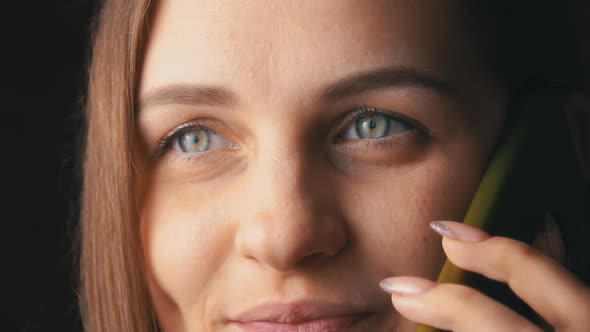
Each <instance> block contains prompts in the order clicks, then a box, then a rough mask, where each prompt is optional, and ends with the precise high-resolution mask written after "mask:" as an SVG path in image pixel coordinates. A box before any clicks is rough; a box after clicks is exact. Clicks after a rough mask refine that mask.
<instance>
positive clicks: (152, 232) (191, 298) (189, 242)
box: [141, 184, 235, 310]
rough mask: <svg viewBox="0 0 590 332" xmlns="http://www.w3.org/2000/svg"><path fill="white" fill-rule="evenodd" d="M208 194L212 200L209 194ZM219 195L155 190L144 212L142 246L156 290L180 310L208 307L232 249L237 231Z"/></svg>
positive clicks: (186, 189) (159, 187)
mask: <svg viewBox="0 0 590 332" xmlns="http://www.w3.org/2000/svg"><path fill="white" fill-rule="evenodd" d="M203 193H206V194H203ZM216 196H217V195H216V194H215V192H207V191H202V190H201V191H199V192H195V190H191V186H167V185H158V184H155V185H154V186H152V187H151V188H150V194H149V195H148V196H147V197H146V200H145V202H144V204H143V208H142V221H141V228H142V229H141V233H142V242H143V243H142V245H143V249H144V253H145V257H146V258H145V259H146V263H147V264H146V265H147V269H148V273H149V276H150V279H151V284H152V286H153V287H156V288H157V291H159V293H161V294H166V296H167V297H168V301H172V302H173V303H175V305H177V306H178V307H179V308H191V310H197V309H198V308H193V306H192V305H193V304H194V303H203V302H204V301H201V299H200V298H201V297H202V296H205V294H204V293H203V292H202V291H200V290H202V289H205V288H207V286H208V283H209V282H211V281H212V280H213V279H214V278H213V275H215V273H216V271H217V270H218V269H220V267H221V266H222V265H223V262H224V259H225V257H226V255H227V252H228V250H230V249H231V244H232V241H233V236H234V234H235V230H234V228H235V226H232V225H231V224H230V223H229V222H228V220H227V218H223V216H221V215H220V211H225V210H226V209H224V207H223V206H219V205H220V203H219V202H218V201H216V202H213V201H210V200H209V198H210V197H216Z"/></svg>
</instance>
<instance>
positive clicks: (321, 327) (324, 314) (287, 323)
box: [227, 300, 373, 332]
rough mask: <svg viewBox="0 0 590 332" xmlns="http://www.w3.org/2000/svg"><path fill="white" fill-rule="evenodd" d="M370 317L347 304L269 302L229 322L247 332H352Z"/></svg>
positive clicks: (368, 314)
mask: <svg viewBox="0 0 590 332" xmlns="http://www.w3.org/2000/svg"><path fill="white" fill-rule="evenodd" d="M371 314H373V312H370V311H366V310H363V309H362V308H359V307H358V306H354V305H348V304H335V303H328V302H317V301H306V300H303V301H296V302H288V303H284V302H266V303H263V304H260V305H257V306H255V307H253V308H251V309H248V310H246V311H244V312H243V313H241V314H239V315H237V316H235V317H232V318H231V319H229V320H228V321H227V322H228V323H229V324H232V325H236V326H237V327H239V328H240V329H241V330H242V331H244V332H270V331H273V332H297V331H306V332H332V331H345V330H347V329H351V328H353V327H354V326H355V325H358V324H359V323H360V321H362V320H364V319H366V318H367V317H368V316H370V315H371Z"/></svg>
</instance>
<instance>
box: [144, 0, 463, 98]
mask: <svg viewBox="0 0 590 332" xmlns="http://www.w3.org/2000/svg"><path fill="white" fill-rule="evenodd" d="M443 3H444V4H443ZM461 21H462V19H461V17H460V13H459V11H458V10H457V8H455V7H454V1H444V2H441V1H431V0H421V1H409V0H406V1H402V0H382V1H381V0H322V1H317V0H281V1H272V0H268V1H263V0H249V1H235V0H207V1H206V0H202V1H195V0H167V1H161V2H159V3H158V5H157V6H156V13H155V15H154V19H153V22H151V25H150V38H149V42H148V48H147V53H146V59H145V61H144V68H143V73H142V84H141V90H142V91H148V90H151V89H153V88H157V87H159V86H162V85H167V84H176V83H198V84H210V85H218V86H228V87H230V88H231V89H232V90H236V91H238V92H240V90H242V91H241V92H243V93H244V94H246V95H248V96H249V97H250V98H253V99H259V98H267V99H268V98H272V97H273V96H274V97H276V96H281V95H284V94H283V92H285V91H287V90H293V89H297V90H299V91H301V90H302V89H313V87H314V86H317V85H321V84H322V83H323V82H326V81H330V80H331V79H333V78H338V77H342V76H345V75H347V74H350V73H352V72H356V71H363V70H367V69H372V68H376V67H383V66H397V67H408V68H419V69H425V70H429V71H432V72H433V73H436V74H439V75H440V76H449V77H455V78H456V77H457V74H456V73H453V71H454V70H455V69H456V68H455V69H453V68H454V67H456V66H457V65H459V64H460V63H463V64H465V63H466V62H468V60H469V59H466V58H465V57H466V55H468V54H470V53H471V54H472V53H473V52H468V51H466V47H467V46H466V45H464V44H463V43H464V40H465V38H461V36H460V34H461V33H462V30H463V29H462V27H461V23H460V22H461ZM245 90H248V91H245ZM140 93H141V92H140ZM238 94H239V93H238Z"/></svg>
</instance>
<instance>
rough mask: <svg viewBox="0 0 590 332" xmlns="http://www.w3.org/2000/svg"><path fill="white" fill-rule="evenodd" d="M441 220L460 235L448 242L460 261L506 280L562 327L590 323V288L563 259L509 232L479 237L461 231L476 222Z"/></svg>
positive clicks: (463, 265)
mask: <svg viewBox="0 0 590 332" xmlns="http://www.w3.org/2000/svg"><path fill="white" fill-rule="evenodd" d="M439 223H440V224H442V225H444V226H442V227H446V228H447V229H448V230H449V232H450V233H451V234H453V235H454V239H453V236H448V235H446V236H445V238H444V239H443V248H444V250H445V252H446V254H447V256H448V258H449V259H450V260H451V261H452V262H453V263H454V264H455V265H457V266H459V267H461V268H463V269H466V270H470V271H473V272H477V273H481V274H483V275H485V276H486V277H489V278H492V279H495V280H498V281H502V282H506V283H507V284H508V286H509V287H510V288H511V289H512V290H513V291H514V292H515V293H516V295H518V296H519V297H520V298H521V299H522V300H524V301H525V302H526V303H527V304H528V305H529V306H531V307H532V308H533V309H534V310H535V311H536V312H537V313H538V314H539V315H541V316H542V317H543V318H544V319H545V320H546V321H548V322H549V323H550V324H551V325H552V326H553V327H555V328H556V329H560V328H563V329H567V328H580V329H582V328H588V327H589V326H590V318H589V316H590V315H588V313H589V312H590V290H589V289H588V288H587V287H586V285H584V284H583V283H582V282H581V281H579V280H578V279H577V278H575V276H573V275H572V274H571V273H570V272H569V271H567V270H566V269H565V268H564V267H562V266H561V265H559V264H558V263H557V262H555V261H554V260H552V259H550V258H548V257H546V256H545V255H543V254H541V253H540V252H539V251H537V250H535V249H534V248H532V247H531V246H528V245H526V244H524V243H522V242H518V241H516V240H512V239H509V238H505V237H491V238H487V239H484V240H481V239H482V238H481V237H479V238H477V240H478V242H469V240H470V239H469V238H465V237H462V236H461V235H464V234H469V233H466V232H473V229H474V227H472V226H468V225H464V224H461V223H455V222H439ZM477 231H478V232H482V231H481V230H477ZM443 235H444V234H443Z"/></svg>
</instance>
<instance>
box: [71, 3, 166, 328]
mask: <svg viewBox="0 0 590 332" xmlns="http://www.w3.org/2000/svg"><path fill="white" fill-rule="evenodd" d="M150 7H151V6H150V1H149V0H114V1H106V2H105V3H104V5H103V7H102V8H101V11H100V12H99V15H98V25H97V29H96V30H95V31H93V41H92V42H93V45H92V47H93V48H92V56H91V66H90V71H89V82H88V95H87V103H86V126H87V127H86V139H85V146H84V160H83V178H84V180H83V184H82V185H83V188H82V189H83V190H82V206H81V223H80V234H79V235H80V290H79V292H80V308H81V314H82V321H83V324H84V328H85V330H86V331H91V332H94V331H126V332H134V331H141V332H145V331H152V330H156V323H155V315H154V313H153V309H152V304H151V300H150V295H149V290H148V287H147V280H146V275H145V270H144V266H143V265H144V264H143V258H142V257H143V254H142V251H141V246H140V243H141V242H140V234H139V214H138V209H137V202H136V199H135V191H134V178H135V173H134V172H135V170H134V167H133V157H132V156H133V153H132V151H133V145H134V139H133V136H134V132H135V131H134V108H135V99H136V96H135V94H136V90H137V85H138V81H139V77H138V76H139V72H140V70H139V69H140V68H141V53H142V48H143V45H144V44H145V42H144V39H145V38H146V27H147V20H148V10H149V9H150Z"/></svg>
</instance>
